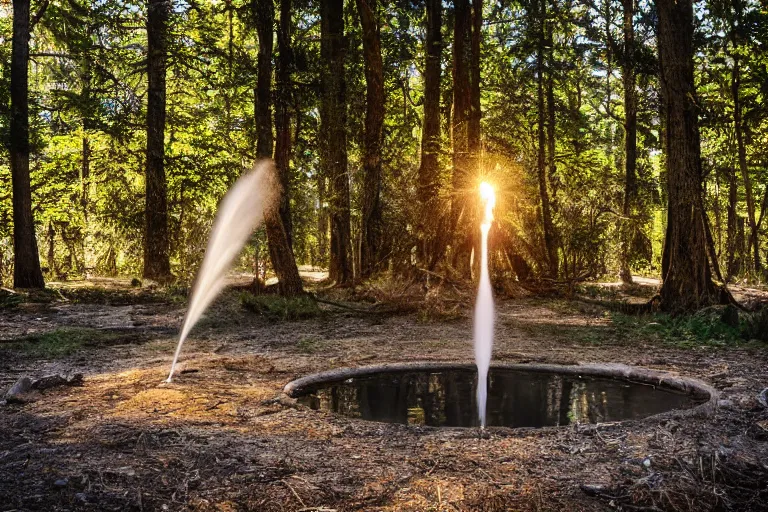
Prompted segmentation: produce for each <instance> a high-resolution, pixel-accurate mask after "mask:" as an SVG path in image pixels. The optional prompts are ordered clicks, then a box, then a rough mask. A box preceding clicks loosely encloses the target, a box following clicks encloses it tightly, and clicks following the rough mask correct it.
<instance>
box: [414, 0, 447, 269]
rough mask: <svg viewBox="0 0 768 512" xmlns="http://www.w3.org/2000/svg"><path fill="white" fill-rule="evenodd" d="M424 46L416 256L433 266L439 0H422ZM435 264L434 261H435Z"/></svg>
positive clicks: (436, 202)
mask: <svg viewBox="0 0 768 512" xmlns="http://www.w3.org/2000/svg"><path fill="white" fill-rule="evenodd" d="M426 10H427V16H426V32H427V40H426V48H425V51H424V54H425V62H424V125H423V129H422V132H421V165H420V166H419V177H418V199H419V204H420V206H421V212H420V228H419V248H418V253H419V259H420V260H421V261H422V263H424V264H426V265H427V267H432V266H433V265H434V263H433V260H435V259H436V257H437V254H436V253H437V252H439V248H438V247H437V246H436V243H437V240H438V239H439V238H440V236H439V234H438V229H439V226H438V219H439V217H440V203H439V199H438V192H439V191H440V160H439V158H440V131H441V130H440V81H441V61H442V52H443V35H442V14H443V13H442V10H443V4H442V0H426ZM435 263H436V262H435Z"/></svg>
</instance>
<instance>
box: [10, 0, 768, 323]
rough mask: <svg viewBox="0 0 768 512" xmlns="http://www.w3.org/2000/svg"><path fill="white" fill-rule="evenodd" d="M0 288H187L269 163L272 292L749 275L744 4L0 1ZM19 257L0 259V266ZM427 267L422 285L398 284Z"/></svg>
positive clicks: (761, 96) (687, 295) (753, 20)
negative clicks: (487, 247) (491, 275)
mask: <svg viewBox="0 0 768 512" xmlns="http://www.w3.org/2000/svg"><path fill="white" fill-rule="evenodd" d="M0 10H2V12H3V16H2V17H1V18H0V61H2V65H3V68H2V77H1V78H0V108H2V111H0V130H2V132H1V134H0V135H1V136H2V139H3V141H4V144H3V149H2V153H0V279H4V280H5V282H7V283H10V279H11V276H13V281H14V285H15V286H17V287H39V286H43V282H44V281H43V274H44V273H45V274H46V275H47V276H48V277H49V278H54V279H55V278H59V277H62V276H68V277H73V276H81V275H85V274H91V273H92V274H103V275H115V274H132V275H138V274H140V273H141V274H143V275H144V276H145V277H147V278H153V279H167V278H168V277H169V276H171V275H175V276H177V277H180V278H189V277H191V275H192V274H193V272H194V270H195V269H196V268H197V263H198V262H199V261H200V259H201V257H202V253H203V250H204V247H205V243H206V241H207V232H208V230H209V229H210V225H211V222H212V217H213V215H214V213H215V208H216V204H217V202H218V200H219V199H220V198H221V197H222V195H223V194H224V192H225V191H226V190H227V188H228V187H229V186H230V185H231V184H232V182H233V181H234V180H235V179H236V178H237V176H239V175H240V173H241V172H242V170H243V169H244V168H246V167H247V166H249V165H250V163H252V162H253V161H254V160H255V159H257V158H260V157H273V158H274V159H275V162H276V166H277V169H278V174H279V178H280V181H281V183H282V185H283V189H284V194H283V196H282V199H281V202H280V208H279V210H278V211H277V212H275V213H274V214H273V215H270V216H269V217H268V219H267V222H266V226H265V229H264V230H263V232H260V233H257V234H256V235H255V237H254V243H253V244H251V245H250V246H249V248H248V251H247V255H246V259H245V260H244V261H247V262H255V264H254V268H255V269H256V270H257V271H258V272H259V273H261V274H262V275H264V272H266V269H267V268H268V267H269V268H271V269H273V270H274V271H275V273H276V274H277V276H278V277H279V279H280V290H281V291H282V292H283V293H287V294H290V293H297V292H298V291H300V290H301V282H300V280H299V277H298V272H297V270H296V268H297V263H298V264H311V265H318V266H322V267H327V268H328V269H329V273H330V278H331V279H332V280H333V281H335V282H336V283H338V284H351V283H353V282H355V281H356V280H358V279H363V278H367V277H369V276H371V275H373V274H376V273H380V272H385V271H386V272H392V273H395V274H404V273H410V272H413V271H417V272H420V271H424V270H426V271H430V272H434V271H436V270H439V271H440V272H451V273H455V274H458V275H461V276H465V277H468V276H469V275H471V272H472V269H471V261H472V254H473V249H474V248H475V245H476V244H477V242H478V240H477V239H478V237H477V218H478V213H479V210H478V204H477V200H476V197H477V184H478V183H479V182H480V181H481V179H487V180H489V181H491V182H492V183H494V184H495V185H496V187H497V190H498V195H499V205H498V209H497V214H498V215H497V223H496V224H495V226H494V229H493V231H492V234H491V240H492V244H493V247H492V254H493V260H494V262H493V266H494V269H495V272H496V273H497V275H498V276H499V277H500V278H510V279H514V278H517V279H520V280H526V279H530V278H546V279H556V280H562V279H565V280H577V279H592V278H599V277H602V276H605V275H609V274H616V275H620V276H621V277H622V279H624V280H625V281H629V280H631V275H632V273H633V272H646V273H650V274H654V275H662V277H663V279H664V283H665V284H664V287H663V288H662V293H661V295H662V300H663V301H664V303H665V304H667V305H668V307H670V308H671V309H674V308H679V307H682V308H688V307H697V306H700V305H704V304H708V303H711V302H717V301H720V300H721V299H722V297H721V294H720V292H719V289H718V287H717V286H716V285H715V282H716V281H717V282H720V283H726V282H729V281H731V280H733V279H736V278H738V279H743V278H747V279H751V280H763V279H765V244H764V242H765V234H766V230H765V226H764V224H763V219H764V217H765V214H766V209H768V187H767V186H766V183H767V180H766V178H767V173H768V170H767V169H766V166H768V162H766V157H765V155H766V154H767V153H766V149H767V146H768V112H767V111H766V109H767V107H766V102H765V98H766V94H767V93H768V70H767V69H768V68H767V66H768V52H767V51H766V44H768V23H766V21H767V20H766V18H767V17H768V15H767V14H766V12H765V11H764V9H761V7H760V4H759V3H758V2H757V1H756V0H707V1H705V2H701V3H697V4H696V5H695V6H694V5H693V4H692V2H691V1H690V0H684V1H682V2H673V1H672V0H655V1H646V0H638V1H637V2H635V1H633V0H594V1H593V0H582V1H581V2H573V1H571V0H515V1H511V0H502V1H500V2H495V3H488V2H485V3H484V2H483V1H482V0H454V1H453V2H450V3H443V2H441V1H440V0H425V1H424V2H421V1H413V0H393V1H391V2H384V1H377V0H354V1H353V0H349V1H347V2H344V1H343V0H319V1H317V2H308V1H306V0H277V1H276V2H273V1H272V0H250V1H248V2H243V1H238V0H223V1H218V0H217V1H212V0H209V1H207V2H197V1H194V0H192V1H175V2H170V1H163V0H150V1H149V2H148V3H140V4H135V3H131V2H122V1H116V0H104V1H102V2H83V1H82V0H39V1H36V2H35V3H34V4H32V5H30V0H13V2H12V4H10V3H8V2H5V3H3V4H0ZM14 250H15V251H16V256H15V257H14V256H13V254H14ZM414 269H421V270H414Z"/></svg>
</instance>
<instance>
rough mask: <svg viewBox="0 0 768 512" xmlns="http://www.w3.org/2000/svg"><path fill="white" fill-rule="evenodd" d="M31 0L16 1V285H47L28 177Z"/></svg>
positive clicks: (13, 151)
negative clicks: (38, 243) (36, 233)
mask: <svg viewBox="0 0 768 512" xmlns="http://www.w3.org/2000/svg"><path fill="white" fill-rule="evenodd" d="M29 36H30V25H29V0H13V36H12V37H13V39H12V43H11V44H12V49H11V52H12V53H11V120H10V121H11V123H10V137H9V148H8V149H9V152H10V157H11V181H12V188H13V200H12V201H13V261H14V266H13V286H14V287H15V288H44V287H45V282H44V280H43V272H42V270H41V269H40V254H39V252H38V249H37V237H36V236H35V221H34V218H33V216H32V188H31V185H30V178H29V90H28V85H29V81H28V77H29V75H28V73H29V71H28V64H29Z"/></svg>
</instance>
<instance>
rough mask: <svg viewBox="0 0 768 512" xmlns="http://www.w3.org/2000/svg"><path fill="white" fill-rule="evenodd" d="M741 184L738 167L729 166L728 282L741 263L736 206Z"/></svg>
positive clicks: (736, 272)
mask: <svg viewBox="0 0 768 512" xmlns="http://www.w3.org/2000/svg"><path fill="white" fill-rule="evenodd" d="M738 194H739V185H738V183H737V180H736V169H735V168H734V167H732V166H729V168H728V220H727V222H728V231H727V234H726V242H725V243H726V275H725V282H726V283H728V282H729V281H730V280H731V277H733V276H735V275H736V274H738V272H739V265H738V262H737V258H736V249H737V247H738V245H737V238H738V215H737V213H736V207H737V206H738V200H739V195H738Z"/></svg>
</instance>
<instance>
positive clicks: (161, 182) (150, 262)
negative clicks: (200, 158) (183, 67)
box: [144, 0, 171, 279]
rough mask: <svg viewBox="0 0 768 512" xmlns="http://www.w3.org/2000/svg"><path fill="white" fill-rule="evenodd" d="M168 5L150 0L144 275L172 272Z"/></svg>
mask: <svg viewBox="0 0 768 512" xmlns="http://www.w3.org/2000/svg"><path fill="white" fill-rule="evenodd" d="M168 16H169V4H168V2H166V1H164V0H149V8H148V10H147V77H148V82H149V85H148V93H147V162H146V177H145V181H146V205H145V216H146V229H145V234H144V277H145V278H148V279H166V278H168V277H170V275H171V264H170V255H169V239H168V191H167V185H166V181H165V164H164V157H165V67H166V56H167V52H168V46H167V44H168Z"/></svg>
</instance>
